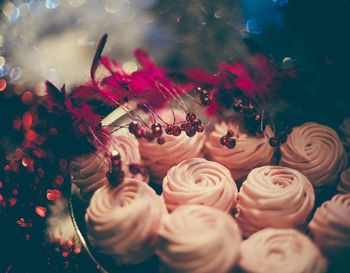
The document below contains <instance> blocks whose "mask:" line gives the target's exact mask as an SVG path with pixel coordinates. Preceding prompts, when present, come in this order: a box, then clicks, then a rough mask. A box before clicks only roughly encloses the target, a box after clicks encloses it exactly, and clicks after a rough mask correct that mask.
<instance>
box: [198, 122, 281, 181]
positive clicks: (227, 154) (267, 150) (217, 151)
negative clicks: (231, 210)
mask: <svg viewBox="0 0 350 273" xmlns="http://www.w3.org/2000/svg"><path fill="white" fill-rule="evenodd" d="M228 129H231V130H233V131H234V132H235V133H236V134H238V135H239V137H238V138H237V140H236V146H235V147H234V148H233V149H229V148H227V147H225V146H223V145H222V144H221V143H220V138H221V137H222V136H224V135H226V133H227V130H228ZM269 130H270V129H269V128H267V129H266V132H268V131H269ZM274 152H275V149H274V148H273V147H271V146H270V145H269V140H268V138H267V137H260V138H258V137H255V136H248V135H247V134H245V133H243V132H241V130H240V128H239V124H238V123H237V122H236V123H234V122H229V123H226V122H224V121H222V122H220V123H217V124H215V127H214V130H213V131H212V132H211V133H210V134H209V136H208V139H207V141H206V143H205V153H206V155H207V157H208V158H209V159H210V160H213V161H215V162H218V163H220V164H222V165H224V166H225V167H226V168H228V169H229V170H230V171H231V175H232V177H233V179H235V181H240V180H242V179H245V178H246V176H247V175H248V173H249V172H250V171H251V170H252V169H254V168H256V167H259V166H263V165H268V164H271V163H272V161H273V156H274Z"/></svg>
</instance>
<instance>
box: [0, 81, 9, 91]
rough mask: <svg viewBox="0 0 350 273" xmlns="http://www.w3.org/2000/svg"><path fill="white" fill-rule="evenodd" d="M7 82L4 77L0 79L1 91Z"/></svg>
mask: <svg viewBox="0 0 350 273" xmlns="http://www.w3.org/2000/svg"><path fill="white" fill-rule="evenodd" d="M6 86H7V82H6V81H5V80H4V79H0V92H2V91H4V90H5V89H6Z"/></svg>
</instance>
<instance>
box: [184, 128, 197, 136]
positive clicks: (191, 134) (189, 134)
mask: <svg viewBox="0 0 350 273" xmlns="http://www.w3.org/2000/svg"><path fill="white" fill-rule="evenodd" d="M195 134H196V130H195V129H194V128H193V127H192V128H191V129H189V130H186V135H187V136H189V137H193V136H194V135H195Z"/></svg>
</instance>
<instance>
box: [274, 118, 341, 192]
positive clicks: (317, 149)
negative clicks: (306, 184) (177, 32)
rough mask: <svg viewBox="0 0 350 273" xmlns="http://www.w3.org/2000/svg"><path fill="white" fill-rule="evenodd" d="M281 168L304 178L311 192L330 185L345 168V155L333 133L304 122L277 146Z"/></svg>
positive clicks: (325, 127)
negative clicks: (312, 187)
mask: <svg viewBox="0 0 350 273" xmlns="http://www.w3.org/2000/svg"><path fill="white" fill-rule="evenodd" d="M281 153H282V155H281V162H280V163H281V165H284V166H287V167H290V168H293V169H296V170H298V171H300V172H302V173H303V174H304V175H306V176H307V177H308V178H309V179H310V182H311V183H312V185H313V186H314V187H315V189H321V187H322V186H325V185H329V184H334V183H335V182H336V181H337V179H338V178H339V176H340V173H341V171H342V170H344V168H345V167H346V166H347V155H346V152H345V150H344V147H343V144H342V142H341V140H340V139H339V137H338V135H337V133H336V132H335V131H334V130H333V129H331V128H329V127H327V126H324V125H321V124H318V123H313V122H308V123H305V124H303V125H301V126H299V127H296V128H294V129H293V132H292V133H291V134H290V136H289V137H288V139H287V142H286V143H285V144H282V145H281Z"/></svg>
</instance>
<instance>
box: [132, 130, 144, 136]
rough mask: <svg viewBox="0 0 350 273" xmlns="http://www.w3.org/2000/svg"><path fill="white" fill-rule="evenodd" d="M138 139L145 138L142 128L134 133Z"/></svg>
mask: <svg viewBox="0 0 350 273" xmlns="http://www.w3.org/2000/svg"><path fill="white" fill-rule="evenodd" d="M134 135H135V137H136V138H141V137H143V129H142V128H138V129H137V130H136V131H135V133H134Z"/></svg>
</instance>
